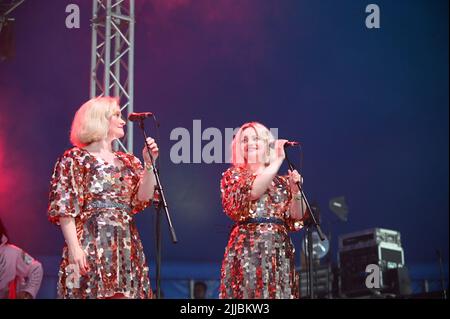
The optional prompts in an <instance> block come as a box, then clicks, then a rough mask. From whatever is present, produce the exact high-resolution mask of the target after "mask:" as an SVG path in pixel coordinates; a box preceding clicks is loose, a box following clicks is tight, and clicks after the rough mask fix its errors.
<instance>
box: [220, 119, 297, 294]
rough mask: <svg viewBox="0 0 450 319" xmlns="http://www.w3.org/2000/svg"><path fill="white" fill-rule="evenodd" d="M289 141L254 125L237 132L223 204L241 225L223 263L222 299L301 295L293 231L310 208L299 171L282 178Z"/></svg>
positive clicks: (224, 182) (225, 177) (235, 229)
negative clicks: (275, 136) (305, 200)
mask: <svg viewBox="0 0 450 319" xmlns="http://www.w3.org/2000/svg"><path fill="white" fill-rule="evenodd" d="M286 142H287V140H275V139H274V137H273V135H272V134H271V132H270V131H269V130H268V129H267V127H265V126H264V125H262V124H260V123H257V122H249V123H245V124H244V125H242V127H241V128H240V129H239V130H238V132H237V133H236V135H235V137H234V139H233V142H232V145H231V147H232V149H231V154H232V158H231V162H232V163H231V167H230V168H229V169H228V170H227V171H225V172H224V173H223V174H222V180H221V183H220V188H221V194H222V206H223V209H224V211H225V213H226V214H227V215H228V216H229V217H230V218H231V219H232V220H233V221H234V222H235V225H234V227H233V229H232V231H231V233H230V238H229V241H228V245H227V247H226V249H225V255H224V258H223V262H222V270H221V284H220V298H223V299H226V298H230V299H291V298H297V297H298V277H297V274H296V272H295V259H294V247H293V244H292V242H291V239H290V237H289V235H288V231H297V230H299V229H300V227H301V224H302V219H303V218H304V215H305V210H304V207H306V204H305V203H304V202H303V200H302V198H301V196H300V190H299V189H298V186H297V185H296V182H301V184H300V185H302V182H303V178H302V177H301V176H300V174H299V173H298V172H297V171H292V172H291V171H288V174H287V175H285V176H280V175H278V171H279V169H280V166H281V164H282V163H283V160H284V158H285V153H284V144H285V143H286Z"/></svg>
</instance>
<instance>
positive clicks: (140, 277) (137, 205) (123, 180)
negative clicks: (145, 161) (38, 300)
mask: <svg viewBox="0 0 450 319" xmlns="http://www.w3.org/2000/svg"><path fill="white" fill-rule="evenodd" d="M115 155H116V157H117V158H118V159H119V160H120V163H121V166H120V167H116V166H114V165H111V164H109V163H107V162H105V161H103V160H102V159H100V158H98V157H95V156H93V155H91V154H90V153H89V152H87V151H85V150H83V149H80V148H78V147H74V148H72V149H70V150H67V151H66V152H65V153H64V155H63V156H62V157H60V158H59V159H58V161H57V163H56V165H55V168H54V171H53V175H52V180H51V185H50V195H49V207H48V218H49V220H50V221H51V222H53V223H55V224H59V218H60V217H67V216H71V217H74V219H75V224H76V230H77V236H78V239H79V241H80V244H81V247H82V249H83V250H84V251H85V253H86V255H87V260H88V264H89V267H90V270H89V272H88V273H87V275H85V276H79V275H78V272H77V271H76V269H74V265H71V264H69V258H68V249H67V246H65V247H64V249H63V255H62V262H61V265H60V269H59V278H58V298H83V299H84V298H105V297H111V296H113V295H115V294H117V293H120V294H123V295H125V296H126V297H128V298H151V297H152V290H151V287H150V282H149V277H148V271H149V269H148V266H147V263H146V260H145V256H144V251H143V247H142V243H141V240H140V238H139V234H138V232H137V228H136V225H135V223H134V220H133V215H134V214H135V213H137V212H139V211H142V210H143V209H144V208H146V207H147V206H148V205H149V204H150V202H142V201H139V200H138V199H137V190H138V185H139V180H140V178H141V174H142V173H143V168H142V165H141V162H140V161H139V159H137V158H136V157H134V156H133V155H131V154H126V153H121V152H116V153H115Z"/></svg>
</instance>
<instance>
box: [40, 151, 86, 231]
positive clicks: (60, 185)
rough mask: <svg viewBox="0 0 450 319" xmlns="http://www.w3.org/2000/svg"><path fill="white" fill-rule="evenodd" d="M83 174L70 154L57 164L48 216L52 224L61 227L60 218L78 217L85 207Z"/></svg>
mask: <svg viewBox="0 0 450 319" xmlns="http://www.w3.org/2000/svg"><path fill="white" fill-rule="evenodd" d="M83 202H84V200H83V174H82V169H81V167H79V165H77V164H76V161H75V158H74V157H73V156H71V154H70V153H66V154H64V155H63V156H62V157H60V158H59V159H58V161H57V162H56V164H55V167H54V170H53V175H52V179H51V182H50V194H49V205H48V211H47V215H48V218H49V220H50V222H52V223H54V224H57V225H59V218H60V217H74V218H75V217H77V216H79V215H80V211H81V209H82V207H83Z"/></svg>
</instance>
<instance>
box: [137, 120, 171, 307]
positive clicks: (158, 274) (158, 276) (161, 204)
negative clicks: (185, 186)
mask: <svg viewBox="0 0 450 319" xmlns="http://www.w3.org/2000/svg"><path fill="white" fill-rule="evenodd" d="M139 127H140V128H141V131H142V134H143V136H144V143H145V147H146V149H147V152H148V155H149V157H150V160H151V163H152V166H153V173H154V174H155V179H156V189H157V190H158V193H159V196H160V201H159V203H158V206H157V207H156V208H155V209H156V234H155V236H156V297H157V299H160V298H161V216H160V210H161V207H162V208H163V209H164V211H165V213H166V218H167V223H168V225H169V230H170V234H171V235H172V242H173V243H174V244H176V243H177V242H178V240H177V236H176V234H175V229H174V227H173V225H172V220H171V218H170V214H169V209H168V207H167V201H166V196H165V195H164V190H163V187H162V184H161V179H160V178H159V170H158V168H157V167H156V165H155V160H154V159H153V156H152V152H151V151H150V146H149V145H148V143H147V134H146V133H145V128H144V119H143V118H140V119H139Z"/></svg>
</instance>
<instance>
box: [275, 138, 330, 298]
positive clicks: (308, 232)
mask: <svg viewBox="0 0 450 319" xmlns="http://www.w3.org/2000/svg"><path fill="white" fill-rule="evenodd" d="M284 154H285V157H286V162H287V163H288V166H289V169H290V170H291V171H293V170H295V167H294V165H293V164H292V162H291V161H290V160H289V157H288V155H287V152H286V146H285V149H284ZM296 184H297V187H298V189H299V190H300V194H301V197H302V199H303V200H304V201H305V204H306V208H307V210H308V212H309V218H308V219H307V220H306V221H305V226H306V236H307V240H308V247H307V250H308V262H307V264H308V267H307V269H308V270H307V272H308V292H309V298H310V299H314V283H313V255H312V254H313V245H312V231H313V229H312V228H313V227H315V228H316V230H317V233H318V234H319V238H320V240H321V241H323V240H325V236H324V235H323V232H322V228H321V227H320V224H319V223H318V222H317V219H316V216H315V215H314V211H313V210H312V209H311V206H310V205H309V202H308V199H307V198H306V195H305V192H304V191H303V188H302V187H301V186H300V182H297V183H296Z"/></svg>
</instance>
